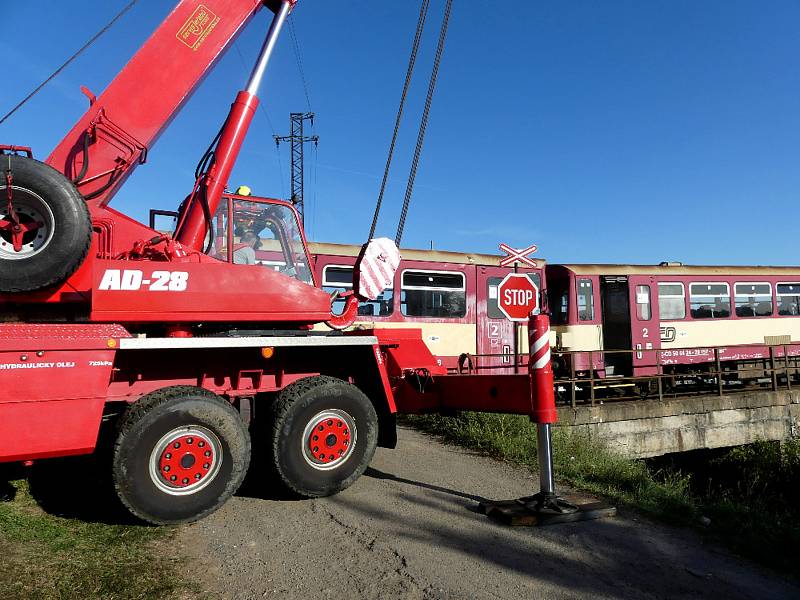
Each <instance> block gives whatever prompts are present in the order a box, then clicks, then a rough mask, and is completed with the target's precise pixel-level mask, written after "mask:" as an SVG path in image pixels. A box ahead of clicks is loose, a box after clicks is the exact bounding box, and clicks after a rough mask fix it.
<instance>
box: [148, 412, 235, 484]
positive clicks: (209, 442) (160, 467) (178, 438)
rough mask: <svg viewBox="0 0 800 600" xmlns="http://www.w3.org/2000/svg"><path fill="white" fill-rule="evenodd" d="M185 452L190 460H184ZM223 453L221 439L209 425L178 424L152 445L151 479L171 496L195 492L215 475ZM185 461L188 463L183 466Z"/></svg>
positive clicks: (217, 472)
mask: <svg viewBox="0 0 800 600" xmlns="http://www.w3.org/2000/svg"><path fill="white" fill-rule="evenodd" d="M168 455H169V457H168V458H166V457H167V456H168ZM187 456H191V457H192V459H193V460H191V461H187V460H186V457H187ZM222 456H223V455H222V443H221V442H220V441H219V438H218V437H217V436H216V435H215V434H214V432H212V431H211V430H210V429H207V428H205V427H202V426H199V425H191V426H187V427H178V428H176V429H173V430H172V431H170V432H169V433H167V434H165V435H164V436H162V437H161V439H160V440H158V443H157V444H156V445H155V446H154V447H153V451H152V452H151V453H150V461H149V464H150V468H149V471H150V479H151V480H152V482H153V484H154V485H155V486H156V487H157V488H158V489H159V490H161V491H162V492H164V493H165V494H169V495H170V496H188V495H190V494H196V493H197V492H199V491H200V490H202V489H203V488H204V487H206V486H207V485H209V484H210V483H211V482H212V481H214V479H216V477H217V475H218V474H219V470H220V468H221V467H222ZM181 461H183V464H181ZM188 462H191V464H190V465H188V466H185V465H186V464H187V463H188ZM206 465H208V466H207V467H206ZM166 467H169V468H166ZM197 475H200V476H199V477H197ZM187 479H188V482H187V481H185V480H187Z"/></svg>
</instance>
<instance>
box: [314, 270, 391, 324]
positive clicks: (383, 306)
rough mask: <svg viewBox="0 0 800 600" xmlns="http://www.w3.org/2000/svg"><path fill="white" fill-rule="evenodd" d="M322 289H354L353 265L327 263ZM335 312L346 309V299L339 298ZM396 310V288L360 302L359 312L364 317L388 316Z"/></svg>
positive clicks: (334, 305)
mask: <svg viewBox="0 0 800 600" xmlns="http://www.w3.org/2000/svg"><path fill="white" fill-rule="evenodd" d="M322 289H323V290H325V291H326V292H328V293H329V294H332V293H333V292H344V291H345V290H351V289H353V267H347V266H343V265H342V266H340V265H326V266H325V268H324V269H322ZM331 308H332V310H333V314H335V315H340V314H342V312H343V311H344V300H343V299H337V300H336V301H335V302H334V303H333V306H332V307H331ZM393 311H394V290H392V289H389V288H387V289H385V290H383V291H382V292H381V293H380V295H379V296H378V297H377V298H376V299H375V300H366V301H365V302H359V304H358V314H359V316H362V317H387V316H389V315H390V314H392V312H393Z"/></svg>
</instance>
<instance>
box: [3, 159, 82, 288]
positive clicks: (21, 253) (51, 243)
mask: <svg viewBox="0 0 800 600" xmlns="http://www.w3.org/2000/svg"><path fill="white" fill-rule="evenodd" d="M9 166H10V168H11V174H12V182H11V190H12V206H13V209H14V213H16V217H17V221H16V224H17V225H19V226H21V228H17V229H16V231H15V230H14V226H15V222H14V220H13V219H12V216H11V214H10V211H9V210H8V200H7V198H8V196H7V193H8V192H7V187H8V186H7V185H6V178H5V175H6V171H7V170H8V169H9ZM91 241H92V223H91V218H90V217H89V209H88V207H87V206H86V201H85V200H84V199H83V196H81V194H80V193H79V192H78V190H77V188H76V187H75V185H74V184H73V183H72V182H71V181H70V180H69V179H67V178H66V177H65V176H64V175H62V174H61V173H59V172H58V171H56V170H55V169H54V168H52V167H50V166H49V165H46V164H44V163H43V162H39V161H38V160H34V159H32V158H27V157H24V156H16V155H11V156H8V155H4V156H0V292H5V293H8V292H31V291H35V290H40V289H43V288H47V287H49V286H52V285H55V284H57V283H60V282H62V281H64V280H65V279H66V278H67V277H69V276H70V275H72V274H73V273H74V272H75V270H76V269H77V268H78V267H79V266H80V265H81V263H83V260H84V259H85V258H86V254H87V253H88V252H89V245H90V244H91Z"/></svg>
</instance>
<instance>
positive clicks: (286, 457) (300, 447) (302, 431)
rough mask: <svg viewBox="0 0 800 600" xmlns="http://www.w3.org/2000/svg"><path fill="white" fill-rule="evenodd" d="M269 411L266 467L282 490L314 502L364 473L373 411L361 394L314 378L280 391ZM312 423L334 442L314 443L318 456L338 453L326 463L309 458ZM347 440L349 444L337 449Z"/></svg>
mask: <svg viewBox="0 0 800 600" xmlns="http://www.w3.org/2000/svg"><path fill="white" fill-rule="evenodd" d="M271 411H272V415H271V416H272V439H271V444H270V449H271V452H270V459H271V460H270V462H271V467H272V468H273V469H274V471H275V472H276V474H277V475H278V478H279V480H280V482H281V483H282V484H283V486H284V487H285V488H286V489H287V490H288V491H290V492H292V493H294V494H296V495H298V496H301V497H304V498H319V497H322V496H330V495H332V494H336V493H338V492H340V491H342V490H344V489H345V488H347V487H349V486H350V485H352V484H353V483H354V482H355V481H356V479H358V478H359V477H360V476H361V475H362V474H363V473H364V471H365V470H366V469H367V467H368V466H369V463H370V461H371V460H372V457H373V456H374V454H375V448H376V446H377V444H378V416H377V414H376V412H375V407H374V406H373V405H372V403H371V402H370V400H369V398H367V396H366V395H364V393H363V392H362V391H361V390H359V389H358V388H357V387H356V386H354V385H351V384H349V383H347V382H345V381H342V380H341V379H336V378H334V377H327V376H316V377H308V378H306V379H301V380H300V381H296V382H295V383H293V384H291V385H289V386H287V387H286V388H284V389H283V390H281V392H280V393H279V394H278V397H277V398H276V400H275V402H274V403H273V405H272V407H271ZM320 419H322V421H320ZM317 421H320V426H321V427H325V428H326V429H325V432H324V434H323V437H324V438H330V437H331V436H333V437H338V439H337V441H336V442H335V443H334V444H333V446H331V445H329V444H328V440H320V441H319V444H320V445H319V446H318V448H319V453H320V454H327V452H329V451H332V452H334V453H340V452H343V454H342V455H341V456H337V457H334V458H333V459H332V460H331V462H321V461H319V460H318V459H316V458H312V456H311V455H313V454H314V452H313V448H312V447H311V445H310V443H309V442H310V437H311V433H310V431H311V428H312V425H313V424H314V423H316V422H317ZM328 423H330V426H329V425H328ZM348 423H349V426H348ZM328 427H330V429H327V428H328ZM313 429H314V430H316V427H313ZM350 430H352V431H350ZM307 436H308V437H309V439H308V440H307V439H306V437H307ZM348 436H349V437H348ZM348 440H349V441H350V442H352V443H351V444H349V445H348V446H343V445H342V444H345V443H346V442H347V441H348ZM337 449H338V451H337ZM333 456H334V455H333V454H329V455H327V456H326V458H325V460H326V461H327V460H329V459H328V457H333Z"/></svg>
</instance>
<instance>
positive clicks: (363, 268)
mask: <svg viewBox="0 0 800 600" xmlns="http://www.w3.org/2000/svg"><path fill="white" fill-rule="evenodd" d="M399 266H400V250H399V249H398V248H397V246H396V245H395V243H394V242H393V241H392V240H390V239H389V238H374V239H371V240H370V241H369V242H368V243H366V244H365V245H364V247H363V248H361V253H360V254H359V256H358V260H357V261H356V267H355V269H354V271H353V289H354V290H355V291H356V295H358V296H359V297H360V298H362V299H366V300H376V299H377V298H378V296H380V295H381V294H382V293H383V290H385V289H387V288H391V287H392V284H393V283H394V274H395V272H396V271H397V268H398V267H399Z"/></svg>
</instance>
